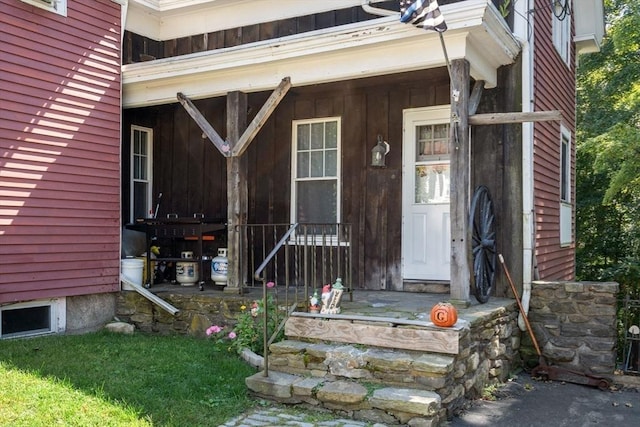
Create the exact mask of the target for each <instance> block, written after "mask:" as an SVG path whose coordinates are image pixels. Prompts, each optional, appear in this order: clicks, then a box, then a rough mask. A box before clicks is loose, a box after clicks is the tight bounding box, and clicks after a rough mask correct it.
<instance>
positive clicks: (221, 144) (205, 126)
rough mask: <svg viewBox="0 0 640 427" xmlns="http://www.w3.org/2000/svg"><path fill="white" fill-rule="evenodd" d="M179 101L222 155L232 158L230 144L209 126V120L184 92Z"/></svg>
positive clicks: (180, 93) (179, 93)
mask: <svg viewBox="0 0 640 427" xmlns="http://www.w3.org/2000/svg"><path fill="white" fill-rule="evenodd" d="M178 101H180V104H182V106H183V107H184V109H185V110H187V113H189V115H190V116H191V118H193V120H195V122H196V123H197V124H198V126H200V129H202V132H204V134H205V135H206V136H207V138H209V140H210V141H211V142H212V143H213V145H215V146H216V148H217V149H218V151H220V153H222V155H223V156H225V157H230V156H231V147H230V146H229V143H228V142H227V141H225V140H223V139H222V138H221V137H220V135H218V133H217V132H216V130H215V129H214V128H213V126H211V125H210V124H209V122H208V121H207V119H206V118H205V117H204V116H203V115H202V113H201V112H200V111H199V110H198V109H197V108H196V106H195V105H193V103H192V102H191V100H190V99H189V98H187V97H186V96H185V95H184V94H183V93H182V92H178Z"/></svg>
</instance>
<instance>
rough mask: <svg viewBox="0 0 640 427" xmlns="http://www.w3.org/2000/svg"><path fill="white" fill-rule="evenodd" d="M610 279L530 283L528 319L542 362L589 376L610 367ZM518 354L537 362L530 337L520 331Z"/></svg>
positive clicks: (612, 289) (614, 336)
mask: <svg viewBox="0 0 640 427" xmlns="http://www.w3.org/2000/svg"><path fill="white" fill-rule="evenodd" d="M618 288H619V286H618V284H617V283H615V282H534V283H533V284H532V291H531V302H530V310H529V322H530V324H531V328H532V329H533V331H534V335H535V339H536V340H537V342H538V345H539V347H540V349H541V351H542V354H543V356H544V358H545V359H546V362H547V363H549V364H553V365H557V366H561V367H564V368H567V369H572V370H578V371H580V372H585V373H593V374H613V372H614V370H615V367H616V341H617V331H616V307H617V304H616V301H617V300H616V297H617V293H618ZM523 337H524V338H523V340H524V341H523V352H522V354H523V358H524V360H525V363H526V365H527V366H528V367H534V366H536V365H537V364H538V362H539V358H538V356H537V352H536V351H535V347H534V346H533V341H532V340H531V338H530V337H529V336H528V335H523Z"/></svg>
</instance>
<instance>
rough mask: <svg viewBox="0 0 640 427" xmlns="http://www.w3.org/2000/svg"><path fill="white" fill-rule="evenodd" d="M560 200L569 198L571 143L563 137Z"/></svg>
mask: <svg viewBox="0 0 640 427" xmlns="http://www.w3.org/2000/svg"><path fill="white" fill-rule="evenodd" d="M560 162H561V163H560V200H562V201H565V202H566V201H568V200H569V170H568V169H569V143H568V141H567V139H566V138H565V137H564V136H563V137H562V147H561V153H560Z"/></svg>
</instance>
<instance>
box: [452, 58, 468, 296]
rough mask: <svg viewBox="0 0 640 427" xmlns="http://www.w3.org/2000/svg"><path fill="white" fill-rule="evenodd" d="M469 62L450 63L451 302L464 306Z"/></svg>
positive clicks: (466, 239)
mask: <svg viewBox="0 0 640 427" xmlns="http://www.w3.org/2000/svg"><path fill="white" fill-rule="evenodd" d="M469 68H470V67H469V62H468V61H467V60H466V59H455V60H453V61H451V76H450V77H451V131H450V138H451V183H450V186H451V187H450V188H451V197H450V202H449V204H450V205H449V208H450V215H451V285H450V293H451V294H450V298H451V302H452V303H454V304H456V305H463V306H468V305H469V304H470V300H469V294H470V292H469V287H470V285H471V280H473V275H472V274H471V265H472V263H471V253H470V250H471V230H470V229H469V223H468V222H469V220H468V218H469V197H470V196H469V194H470V188H469V186H470V164H471V163H470V161H471V150H470V145H469V88H470V84H469Z"/></svg>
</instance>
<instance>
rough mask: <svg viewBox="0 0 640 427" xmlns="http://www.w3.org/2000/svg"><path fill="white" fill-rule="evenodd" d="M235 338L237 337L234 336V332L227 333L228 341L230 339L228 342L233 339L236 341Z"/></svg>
mask: <svg viewBox="0 0 640 427" xmlns="http://www.w3.org/2000/svg"><path fill="white" fill-rule="evenodd" d="M236 336H237V335H236V333H235V332H233V331H231V332H229V339H230V340H234V339H236Z"/></svg>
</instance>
